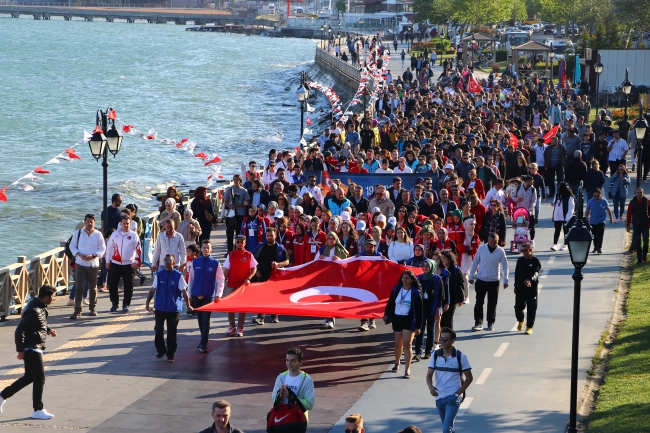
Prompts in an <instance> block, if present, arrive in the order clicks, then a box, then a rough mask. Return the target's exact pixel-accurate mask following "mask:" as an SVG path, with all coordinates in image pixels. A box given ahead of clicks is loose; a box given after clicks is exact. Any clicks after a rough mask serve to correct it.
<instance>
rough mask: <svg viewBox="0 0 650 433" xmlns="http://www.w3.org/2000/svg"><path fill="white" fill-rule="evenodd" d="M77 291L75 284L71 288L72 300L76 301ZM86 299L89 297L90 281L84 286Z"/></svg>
mask: <svg viewBox="0 0 650 433" xmlns="http://www.w3.org/2000/svg"><path fill="white" fill-rule="evenodd" d="M76 291H77V283H76V282H75V283H74V284H73V285H72V287H71V288H70V299H72V300H74V296H75V293H76ZM83 295H84V298H87V297H88V281H86V284H85V285H84V292H83Z"/></svg>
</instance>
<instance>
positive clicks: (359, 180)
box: [305, 170, 438, 198]
mask: <svg viewBox="0 0 650 433" xmlns="http://www.w3.org/2000/svg"><path fill="white" fill-rule="evenodd" d="M311 175H315V176H316V183H318V184H319V185H320V186H321V188H323V189H325V190H326V191H329V190H330V183H332V180H333V179H339V180H340V181H341V184H342V186H343V190H344V191H346V192H347V190H348V185H349V184H350V182H354V183H355V184H357V185H359V186H362V187H363V196H364V197H365V198H370V196H371V195H372V193H373V191H374V190H375V186H376V185H384V186H385V187H386V188H387V189H388V188H392V186H393V178H395V177H396V176H397V177H399V178H400V179H402V188H404V189H408V190H411V189H412V188H413V187H414V186H415V181H416V180H417V179H418V178H422V179H424V178H425V177H431V178H434V179H433V180H434V184H435V183H436V182H437V179H435V178H436V177H437V176H436V174H435V173H409V174H399V173H350V172H344V173H336V172H332V171H309V170H308V171H306V172H305V179H309V176H311ZM434 188H435V185H434ZM437 190H438V188H436V191H437Z"/></svg>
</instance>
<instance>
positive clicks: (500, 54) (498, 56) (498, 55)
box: [494, 50, 508, 62]
mask: <svg viewBox="0 0 650 433" xmlns="http://www.w3.org/2000/svg"><path fill="white" fill-rule="evenodd" d="M494 61H495V62H506V61H508V50H496V51H495V52H494Z"/></svg>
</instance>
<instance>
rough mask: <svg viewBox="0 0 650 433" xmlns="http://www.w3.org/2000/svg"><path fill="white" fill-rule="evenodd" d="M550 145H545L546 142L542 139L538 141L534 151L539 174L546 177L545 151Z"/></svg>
mask: <svg viewBox="0 0 650 433" xmlns="http://www.w3.org/2000/svg"><path fill="white" fill-rule="evenodd" d="M547 147H548V145H547V144H546V143H544V140H542V139H541V138H540V139H538V140H537V143H535V145H534V146H533V150H534V151H535V162H536V163H537V166H538V168H537V171H538V173H539V174H541V175H542V176H546V171H545V170H544V151H545V150H546V148H547Z"/></svg>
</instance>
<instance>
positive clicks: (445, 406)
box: [426, 327, 474, 433]
mask: <svg viewBox="0 0 650 433" xmlns="http://www.w3.org/2000/svg"><path fill="white" fill-rule="evenodd" d="M455 342H456V332H455V331H454V330H453V329H450V328H446V327H445V328H442V330H441V331H440V344H441V346H442V348H440V349H438V350H436V351H435V352H434V354H433V356H432V357H431V359H430V360H429V369H428V370H427V378H426V381H427V385H428V387H429V392H430V393H431V395H432V396H434V397H435V398H436V408H437V409H438V414H439V415H440V421H441V422H442V431H443V433H449V432H453V431H454V422H455V420H456V414H457V413H458V409H459V408H460V404H461V403H462V402H463V399H464V393H465V390H466V389H467V388H468V387H469V385H470V384H471V383H472V381H473V380H474V377H473V376H472V367H471V366H470V365H469V361H468V360H467V356H465V354H464V353H462V352H461V351H460V350H458V349H456V348H455V347H454V343H455ZM434 373H435V375H436V384H435V386H434V384H433V375H434ZM463 376H465V378H464V379H463Z"/></svg>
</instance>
